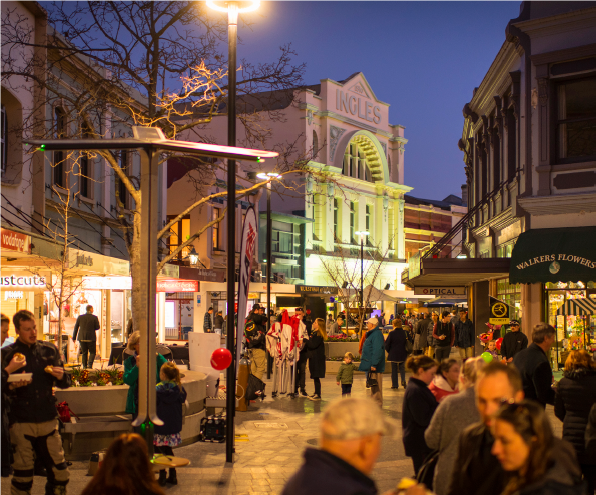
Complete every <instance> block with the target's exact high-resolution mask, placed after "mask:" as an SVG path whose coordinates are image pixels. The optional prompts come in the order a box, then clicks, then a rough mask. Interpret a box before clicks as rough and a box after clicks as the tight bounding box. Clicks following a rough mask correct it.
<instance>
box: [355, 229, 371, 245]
mask: <svg viewBox="0 0 596 495" xmlns="http://www.w3.org/2000/svg"><path fill="white" fill-rule="evenodd" d="M354 234H356V235H359V236H360V241H361V242H364V238H365V237H366V236H367V235H370V232H367V231H366V230H359V231H358V232H354Z"/></svg>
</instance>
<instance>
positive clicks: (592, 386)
mask: <svg viewBox="0 0 596 495" xmlns="http://www.w3.org/2000/svg"><path fill="white" fill-rule="evenodd" d="M594 403H596V369H595V366H594V362H593V361H592V359H591V356H590V354H589V353H588V352H587V351H584V350H581V351H571V352H570V353H569V357H568V358H567V360H566V361H565V371H564V373H563V378H561V381H560V382H559V383H558V384H557V388H556V391H555V415H556V416H557V418H559V419H560V420H561V421H563V440H567V441H568V442H570V443H571V444H572V445H573V446H574V447H575V452H576V454H577V459H578V461H579V464H580V467H581V470H582V473H583V475H584V479H585V480H586V482H587V483H588V493H590V494H592V493H594V485H595V482H596V479H595V478H596V458H594V457H593V456H592V455H590V454H589V453H588V452H586V444H585V432H586V426H587V425H588V417H589V415H590V409H591V408H592V405H593V404H594Z"/></svg>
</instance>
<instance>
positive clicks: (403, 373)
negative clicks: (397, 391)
mask: <svg viewBox="0 0 596 495" xmlns="http://www.w3.org/2000/svg"><path fill="white" fill-rule="evenodd" d="M398 369H399V374H400V375H401V382H402V383H406V363H404V362H403V361H401V362H399V363H393V362H392V363H391V386H392V387H393V388H398V386H399V383H398V381H397V371H398Z"/></svg>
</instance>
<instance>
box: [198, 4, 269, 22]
mask: <svg viewBox="0 0 596 495" xmlns="http://www.w3.org/2000/svg"><path fill="white" fill-rule="evenodd" d="M260 3H261V2H260V1H259V0H240V1H225V0H224V1H222V0H208V1H207V7H209V8H211V9H213V10H217V11H218V12H227V14H228V24H238V14H244V13H245V12H252V11H253V10H257V9H258V8H259V4H260Z"/></svg>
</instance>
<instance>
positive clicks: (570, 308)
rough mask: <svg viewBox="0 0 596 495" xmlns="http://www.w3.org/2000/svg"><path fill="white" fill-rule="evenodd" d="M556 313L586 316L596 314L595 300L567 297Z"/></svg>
mask: <svg viewBox="0 0 596 495" xmlns="http://www.w3.org/2000/svg"><path fill="white" fill-rule="evenodd" d="M557 314H558V315H574V316H586V315H593V314H596V300H594V299H588V298H585V299H569V300H568V301H565V304H563V305H562V306H561V307H560V308H559V309H558V310H557Z"/></svg>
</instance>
